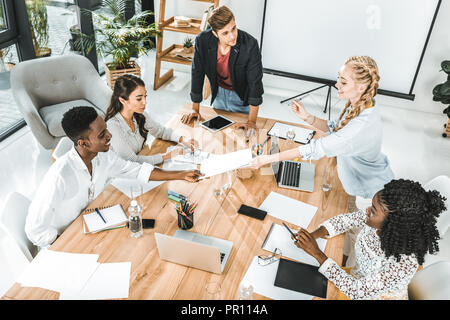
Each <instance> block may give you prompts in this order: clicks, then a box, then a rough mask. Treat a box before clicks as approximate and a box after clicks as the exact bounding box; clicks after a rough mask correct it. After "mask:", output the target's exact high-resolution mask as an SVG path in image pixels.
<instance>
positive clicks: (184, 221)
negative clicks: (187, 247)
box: [177, 211, 194, 230]
mask: <svg viewBox="0 0 450 320" xmlns="http://www.w3.org/2000/svg"><path fill="white" fill-rule="evenodd" d="M177 216H178V228H180V229H183V230H187V229H190V228H192V227H193V226H194V213H193V212H192V213H191V214H189V213H184V212H182V211H177Z"/></svg>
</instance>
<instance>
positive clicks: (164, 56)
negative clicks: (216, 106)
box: [153, 0, 219, 98]
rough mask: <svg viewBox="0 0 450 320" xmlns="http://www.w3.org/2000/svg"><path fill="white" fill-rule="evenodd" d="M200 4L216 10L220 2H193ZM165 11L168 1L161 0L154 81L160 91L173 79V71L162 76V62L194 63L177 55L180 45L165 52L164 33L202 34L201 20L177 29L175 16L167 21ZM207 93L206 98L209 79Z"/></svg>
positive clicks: (207, 86) (155, 86)
mask: <svg viewBox="0 0 450 320" xmlns="http://www.w3.org/2000/svg"><path fill="white" fill-rule="evenodd" d="M192 1H198V2H207V3H211V4H214V8H217V7H218V6H219V0H192ZM165 9H166V0H160V5H159V18H158V29H159V32H160V34H159V35H158V36H157V38H156V61H155V78H154V81H153V89H154V90H158V89H159V88H160V87H161V86H162V85H163V84H164V83H166V82H167V81H168V80H170V79H171V78H172V77H173V69H170V70H169V71H167V72H166V73H165V74H163V75H162V76H161V75H160V74H161V62H162V61H164V62H171V63H180V64H185V65H191V64H192V61H191V60H189V59H186V58H182V57H179V56H177V55H176V52H177V51H178V50H179V49H180V48H182V47H183V45H180V44H172V45H170V46H169V47H167V48H166V49H164V50H163V40H164V32H165V31H172V32H180V33H186V34H192V35H197V34H199V33H200V32H201V30H200V24H201V20H200V19H191V22H190V25H191V26H190V27H176V26H174V25H173V24H174V21H175V20H174V16H172V17H170V18H168V19H167V20H165ZM205 80H206V81H205V91H206V92H205V91H204V96H205V95H206V94H207V95H206V97H207V96H209V83H208V81H207V79H205ZM206 97H205V98H206Z"/></svg>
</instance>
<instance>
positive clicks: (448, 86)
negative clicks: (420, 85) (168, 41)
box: [433, 60, 450, 138]
mask: <svg viewBox="0 0 450 320" xmlns="http://www.w3.org/2000/svg"><path fill="white" fill-rule="evenodd" d="M441 67H442V69H441V71H444V72H445V73H446V74H447V81H446V82H444V83H441V84H438V85H437V86H435V87H434V88H433V101H440V102H442V103H443V104H450V60H446V61H442V63H441ZM444 113H445V114H446V115H447V117H448V120H447V124H444V128H446V130H445V132H444V133H443V134H442V136H443V137H444V138H445V137H447V135H449V134H450V105H449V106H447V108H445V109H444Z"/></svg>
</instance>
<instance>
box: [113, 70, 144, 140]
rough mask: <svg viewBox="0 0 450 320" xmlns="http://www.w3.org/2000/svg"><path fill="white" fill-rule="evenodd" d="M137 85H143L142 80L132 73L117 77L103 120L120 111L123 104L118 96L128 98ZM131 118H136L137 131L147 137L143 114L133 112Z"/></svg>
mask: <svg viewBox="0 0 450 320" xmlns="http://www.w3.org/2000/svg"><path fill="white" fill-rule="evenodd" d="M137 87H145V83H144V81H143V80H142V79H141V78H139V77H137V76H135V75H133V74H124V75H122V76H120V77H119V78H117V80H116V82H115V84H114V90H113V94H112V97H111V100H110V103H109V107H108V109H107V110H106V115H105V121H108V120H109V119H111V118H112V117H114V116H115V115H116V114H117V113H119V112H120V111H122V108H123V105H122V102H120V100H119V98H122V99H125V100H128V98H129V97H130V94H131V93H132V92H133V91H134V90H136V88H137ZM133 118H134V119H136V122H137V124H138V128H139V133H140V134H141V136H142V137H143V138H144V141H145V140H146V139H147V134H148V129H146V128H145V116H144V115H143V114H139V113H136V112H135V113H134V114H133Z"/></svg>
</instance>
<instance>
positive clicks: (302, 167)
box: [270, 139, 315, 192]
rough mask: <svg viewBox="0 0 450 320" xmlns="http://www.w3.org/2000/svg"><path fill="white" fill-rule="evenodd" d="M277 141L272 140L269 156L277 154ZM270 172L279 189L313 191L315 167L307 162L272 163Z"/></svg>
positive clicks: (287, 161)
mask: <svg viewBox="0 0 450 320" xmlns="http://www.w3.org/2000/svg"><path fill="white" fill-rule="evenodd" d="M279 150H280V149H279V147H278V141H277V139H272V145H271V148H270V154H273V153H278V152H279ZM272 170H273V174H274V176H275V180H276V182H277V185H278V186H279V187H280V188H287V189H294V190H301V191H308V192H313V191H314V173H315V165H314V164H312V163H307V162H298V161H291V160H284V161H278V162H273V163H272Z"/></svg>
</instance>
